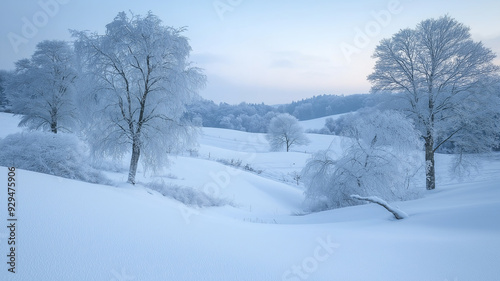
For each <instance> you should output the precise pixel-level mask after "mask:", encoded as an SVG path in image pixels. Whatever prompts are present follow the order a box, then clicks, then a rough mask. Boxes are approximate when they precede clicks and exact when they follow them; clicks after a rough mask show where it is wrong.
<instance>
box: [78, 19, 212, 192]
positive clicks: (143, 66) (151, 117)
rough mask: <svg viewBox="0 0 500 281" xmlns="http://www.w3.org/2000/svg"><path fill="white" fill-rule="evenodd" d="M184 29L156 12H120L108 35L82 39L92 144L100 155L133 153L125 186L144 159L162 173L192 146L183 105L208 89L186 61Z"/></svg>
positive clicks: (80, 48)
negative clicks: (180, 152) (165, 21)
mask: <svg viewBox="0 0 500 281" xmlns="http://www.w3.org/2000/svg"><path fill="white" fill-rule="evenodd" d="M183 31H184V29H176V28H173V27H168V26H164V25H163V24H162V22H161V20H160V19H159V18H158V17H157V16H155V15H153V14H152V13H151V12H150V13H148V14H147V15H146V16H144V17H142V16H131V17H130V18H129V17H128V16H127V15H126V14H125V13H123V12H121V13H119V14H118V15H117V16H116V17H115V19H114V20H113V21H112V22H111V23H109V24H108V25H107V26H106V33H105V34H103V35H99V34H97V33H88V32H77V31H74V32H73V35H74V36H75V37H76V39H77V40H76V42H75V49H76V51H77V53H78V55H79V61H80V64H81V66H82V68H83V71H84V72H86V73H87V74H89V75H87V76H88V78H87V79H89V81H91V84H92V85H93V86H95V87H93V88H92V89H91V90H89V91H87V92H88V95H87V98H88V100H87V102H88V107H87V108H88V109H90V110H91V111H92V115H90V116H89V120H88V124H90V125H89V127H88V128H89V130H88V133H87V134H88V139H89V140H90V141H91V144H92V147H93V148H94V150H95V151H101V152H104V153H106V154H107V155H111V156H113V157H118V158H121V157H122V156H123V155H124V153H126V152H128V151H129V152H130V153H131V159H130V169H129V175H128V182H129V183H132V184H134V183H135V176H136V172H137V167H138V163H139V159H140V158H141V157H142V158H141V162H142V163H144V164H145V167H146V168H148V167H152V168H156V167H161V166H162V165H163V164H165V162H166V160H167V154H168V153H170V152H174V151H176V150H178V149H181V148H183V147H185V145H187V144H189V143H191V142H192V141H194V133H195V131H196V130H195V129H194V128H193V127H192V126H190V124H188V123H187V121H186V120H184V119H183V115H184V113H185V105H186V104H187V103H189V102H190V101H191V100H192V98H193V97H194V96H195V95H196V92H197V91H198V90H199V89H200V88H201V87H202V86H203V85H204V84H205V76H204V75H203V74H202V72H201V70H200V69H198V68H196V67H192V66H191V63H190V62H189V54H190V51H191V47H190V45H189V43H188V39H187V38H186V37H184V36H183V35H182V32H183Z"/></svg>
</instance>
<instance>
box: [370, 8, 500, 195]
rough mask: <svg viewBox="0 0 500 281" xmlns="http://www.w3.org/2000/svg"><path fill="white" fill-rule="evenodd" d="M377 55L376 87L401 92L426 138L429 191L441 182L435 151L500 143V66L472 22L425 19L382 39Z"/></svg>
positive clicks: (467, 149) (403, 103) (405, 106)
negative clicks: (498, 118) (470, 25)
mask: <svg viewBox="0 0 500 281" xmlns="http://www.w3.org/2000/svg"><path fill="white" fill-rule="evenodd" d="M373 57H374V58H375V59H376V60H377V62H376V64H375V69H374V72H373V73H372V74H371V75H370V76H368V80H369V81H370V82H371V83H372V84H373V88H372V90H373V91H374V92H389V93H394V94H397V96H399V97H401V99H400V100H399V104H398V106H397V108H398V109H400V110H402V111H403V112H405V113H406V114H407V115H408V116H409V117H411V118H412V119H413V120H414V121H415V124H416V126H417V129H418V130H419V131H420V135H421V137H422V138H423V139H424V149H425V159H426V161H427V169H426V177H425V178H426V187H427V189H428V190H431V189H434V188H435V186H436V176H435V160H434V154H435V152H436V151H438V149H440V148H442V147H443V146H444V145H447V144H451V145H449V148H450V149H451V150H452V151H451V152H452V153H456V154H457V155H459V156H461V155H463V154H464V153H479V152H487V151H490V150H491V148H492V147H494V146H495V145H496V143H495V142H496V140H495V136H497V135H498V133H499V131H500V125H499V124H498V122H497V121H496V118H495V117H494V116H498V115H499V114H500V101H499V95H498V93H499V87H498V85H499V84H498V81H499V80H498V70H499V67H498V66H496V65H494V64H493V59H494V58H495V54H494V53H493V52H492V51H491V50H490V49H488V48H486V47H484V46H483V44H482V43H481V42H474V41H473V40H472V39H471V35H470V32H469V28H468V27H466V26H464V25H463V24H461V23H459V22H457V21H456V20H455V19H453V18H450V17H448V16H445V17H441V18H439V19H429V20H424V21H422V22H421V23H419V24H418V25H417V27H416V28H415V29H403V30H401V31H399V32H398V33H396V34H395V35H393V36H392V38H389V39H384V40H382V41H381V43H380V44H379V45H378V46H377V48H376V50H375V53H374V55H373ZM394 102H396V101H394ZM457 159H463V158H461V157H458V158H457Z"/></svg>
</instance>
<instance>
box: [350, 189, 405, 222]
mask: <svg viewBox="0 0 500 281" xmlns="http://www.w3.org/2000/svg"><path fill="white" fill-rule="evenodd" d="M351 198H354V199H358V200H363V201H368V202H371V203H375V204H378V205H380V206H382V207H384V208H385V209H386V210H387V211H389V212H391V213H392V214H393V215H394V217H395V218H396V219H398V220H402V219H405V218H407V217H408V215H407V214H406V213H405V212H403V211H401V210H400V209H398V208H393V207H391V206H390V205H389V204H387V202H385V201H384V200H383V199H380V198H379V197H377V196H370V197H361V196H359V195H356V194H353V195H351Z"/></svg>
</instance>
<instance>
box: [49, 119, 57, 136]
mask: <svg viewBox="0 0 500 281" xmlns="http://www.w3.org/2000/svg"><path fill="white" fill-rule="evenodd" d="M50 131H51V132H52V133H54V134H57V122H52V123H50Z"/></svg>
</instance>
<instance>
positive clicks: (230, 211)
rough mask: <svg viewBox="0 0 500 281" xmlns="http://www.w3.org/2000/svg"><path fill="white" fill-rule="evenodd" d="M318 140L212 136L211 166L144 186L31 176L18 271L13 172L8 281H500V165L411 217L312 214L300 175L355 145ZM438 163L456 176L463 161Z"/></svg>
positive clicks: (5, 119)
mask: <svg viewBox="0 0 500 281" xmlns="http://www.w3.org/2000/svg"><path fill="white" fill-rule="evenodd" d="M16 118H17V117H12V116H11V115H8V114H0V124H2V130H1V132H0V133H1V136H0V137H4V136H5V135H7V134H8V133H10V132H11V131H12V132H13V131H17V130H19V129H18V128H15V126H11V124H12V122H13V121H14V120H15V119H16ZM309 137H310V139H311V140H312V142H311V144H310V145H309V146H306V147H295V148H294V149H293V151H292V152H290V153H285V152H272V153H271V152H268V150H269V149H268V144H267V142H266V141H265V138H264V136H263V135H260V134H250V133H244V132H238V131H231V130H223V129H213V128H205V129H203V135H202V136H201V137H200V140H199V142H200V146H199V148H198V155H197V156H189V155H185V156H178V157H174V158H172V163H171V166H170V167H169V168H168V169H166V170H165V171H163V172H162V173H159V174H156V175H151V174H146V175H144V174H143V173H141V174H139V175H138V184H137V185H136V186H131V185H127V184H118V186H104V185H95V184H89V183H83V182H78V181H73V180H68V179H63V178H59V177H54V176H49V175H44V174H38V173H34V172H29V171H24V170H17V174H16V182H17V183H18V185H17V189H16V212H17V218H18V221H17V222H16V273H15V274H12V273H10V272H8V271H7V269H8V268H9V265H8V264H7V263H6V262H7V258H8V257H7V255H8V254H9V247H10V246H9V245H8V238H9V236H10V233H9V232H10V231H9V229H8V228H7V227H6V226H7V225H8V223H7V199H6V197H7V187H6V186H7V173H8V170H7V168H5V167H0V184H1V185H2V186H3V190H0V210H1V211H0V222H2V225H5V226H3V227H2V228H0V264H2V265H1V266H0V280H23V281H35V280H36V281H44V280H50V281H53V280H72V281H73V280H105V281H108V280H109V281H112V280H117V281H122V280H147V281H151V280H162V281H163V280H231V281H234V280H252V281H256V280H325V281H326V280H328V281H330V280H343V281H344V280H381V281H382V280H383V281H387V280H398V281H399V280H416V281H417V280H418V281H422V280H426V281H427V280H428V281H433V280H435V281H445V280H449V281H452V280H453V281H455V280H457V281H464V280H475V281H476V280H500V277H499V276H500V267H499V266H498V264H499V262H500V216H499V214H500V185H499V182H500V155H495V157H492V158H484V159H482V162H483V166H482V168H481V170H480V172H479V174H478V175H477V176H476V177H474V178H469V179H464V180H463V181H462V182H458V181H453V180H451V179H450V178H449V177H444V176H443V177H441V178H440V179H439V185H438V187H437V189H436V190H435V191H432V192H426V193H425V197H424V198H421V199H418V200H413V201H407V202H391V204H392V205H394V206H396V207H398V208H399V209H401V210H403V211H404V212H405V213H407V214H408V215H409V218H407V219H404V220H395V219H394V218H393V217H392V215H391V214H390V213H388V212H387V211H386V210H384V209H383V208H381V207H380V206H377V205H375V204H369V205H362V206H356V207H349V208H342V209H337V210H331V211H326V212H320V213H314V214H309V215H301V214H302V213H301V210H302V207H303V206H302V201H303V187H302V186H301V185H297V184H296V183H294V182H293V179H294V173H295V172H300V170H301V169H302V167H303V166H304V164H305V161H306V160H307V159H308V157H309V156H310V153H313V152H314V151H316V150H318V149H325V148H326V147H327V146H329V145H332V147H336V148H338V147H339V144H340V141H341V139H340V138H338V137H335V136H323V135H314V134H311V135H309ZM0 149H1V148H0ZM231 160H233V165H232V166H231V164H230V163H231ZM437 161H438V162H437V163H438V172H439V174H446V171H447V167H446V163H447V162H449V157H447V156H445V155H439V157H438V159H437ZM222 162H224V163H225V164H224V163H222ZM238 162H240V163H241V164H240V165H239V167H236V166H238V165H235V164H234V163H238ZM228 163H229V165H228ZM247 164H248V166H247ZM245 166H247V168H245ZM250 168H251V169H250ZM108 175H109V176H110V177H112V178H113V180H115V181H117V182H120V181H121V182H124V181H125V180H126V174H125V173H123V174H119V173H111V172H110V173H108ZM159 178H161V180H163V181H164V182H166V183H172V184H175V185H180V186H189V187H192V188H195V189H199V190H201V191H204V192H207V193H209V194H212V195H213V196H217V197H221V198H226V199H228V200H230V201H231V202H232V204H231V205H226V206H222V207H211V208H194V207H187V206H185V205H182V204H181V203H179V202H177V201H175V200H173V199H170V198H167V197H163V196H161V195H160V194H158V193H156V192H154V191H151V190H148V189H145V188H144V187H143V184H145V183H147V182H149V181H152V180H158V179H159ZM422 188H424V187H422Z"/></svg>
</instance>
